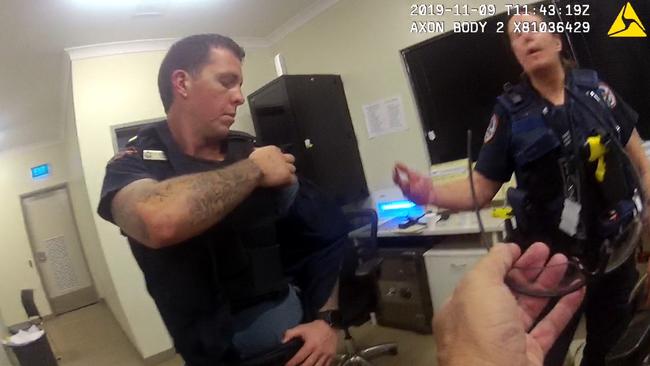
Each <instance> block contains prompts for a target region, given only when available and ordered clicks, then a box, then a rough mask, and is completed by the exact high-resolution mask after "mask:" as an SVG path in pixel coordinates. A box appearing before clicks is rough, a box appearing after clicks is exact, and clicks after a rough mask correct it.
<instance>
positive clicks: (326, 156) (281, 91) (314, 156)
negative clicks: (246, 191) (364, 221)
mask: <svg viewBox="0 0 650 366" xmlns="http://www.w3.org/2000/svg"><path fill="white" fill-rule="evenodd" d="M248 104H249V107H250V110H251V116H252V117H253V124H254V126H255V133H256V135H257V139H258V142H260V143H261V144H263V145H276V146H279V147H281V148H282V149H283V150H284V151H285V152H289V153H291V154H293V155H295V157H296V168H297V170H298V172H299V173H300V174H302V175H303V176H305V177H307V178H308V179H310V180H312V181H314V182H315V183H316V184H318V185H319V186H320V187H321V188H322V189H323V190H324V191H325V192H326V193H328V194H330V195H331V196H332V197H334V198H335V199H336V200H337V201H338V202H339V203H341V204H345V203H350V202H353V201H356V200H359V199H362V198H365V197H367V196H368V188H367V185H366V179H365V175H364V173H363V166H362V164H361V158H360V156H359V149H358V146H357V139H356V135H355V133H354V129H353V127H352V120H351V119H350V111H349V109H348V105H347V101H346V99H345V92H344V90H343V83H342V81H341V77H340V76H338V75H283V76H281V77H279V78H277V79H275V80H273V81H271V82H270V83H268V84H266V85H265V86H263V87H262V88H260V89H259V90H257V91H255V92H254V93H252V94H251V95H249V97H248Z"/></svg>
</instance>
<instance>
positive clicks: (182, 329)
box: [98, 121, 253, 365]
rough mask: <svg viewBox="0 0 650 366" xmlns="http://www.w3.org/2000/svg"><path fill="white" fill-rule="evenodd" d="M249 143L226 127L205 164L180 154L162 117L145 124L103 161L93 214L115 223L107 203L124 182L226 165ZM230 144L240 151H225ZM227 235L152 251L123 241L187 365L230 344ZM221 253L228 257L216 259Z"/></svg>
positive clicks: (215, 231) (232, 252) (211, 359)
mask: <svg viewBox="0 0 650 366" xmlns="http://www.w3.org/2000/svg"><path fill="white" fill-rule="evenodd" d="M252 142H253V140H252V136H249V135H246V134H244V133H238V132H231V134H230V135H229V137H228V140H227V142H226V143H227V144H228V145H227V146H226V148H227V149H226V159H225V160H224V161H222V162H211V161H205V160H200V159H195V158H193V157H190V156H188V155H185V154H184V153H183V152H182V151H181V150H180V149H179V147H178V146H177V145H176V143H175V142H174V140H173V139H172V136H171V133H170V130H169V127H168V126H167V122H166V121H161V122H158V123H155V124H153V125H152V126H149V127H146V128H145V129H143V130H141V131H140V132H139V133H138V136H137V138H136V139H135V140H133V141H131V142H130V143H129V144H128V145H127V148H126V149H124V150H122V151H120V152H119V153H118V154H117V155H116V156H115V157H114V158H113V159H111V161H109V163H108V164H107V166H106V176H105V178H104V183H103V186H102V192H101V199H100V202H99V207H98V213H99V215H100V216H101V217H103V218H104V219H106V220H108V221H111V222H113V223H114V222H115V221H114V218H113V216H112V214H111V201H112V199H113V197H114V196H115V194H116V193H117V192H118V191H119V190H120V189H122V188H124V187H125V186H127V185H128V184H130V183H132V182H135V181H137V180H140V179H147V178H149V179H154V180H156V181H162V180H165V179H168V178H172V177H175V176H179V175H184V174H190V173H197V172H203V171H208V170H212V169H217V168H220V167H225V166H227V165H229V164H232V163H234V162H236V161H238V160H241V159H243V158H246V157H247V156H248V155H249V154H250V152H251V151H252V148H253V144H252ZM234 146H238V148H237V149H231V147H234ZM233 214H234V213H233ZM251 220H253V218H251ZM230 239H231V238H229V237H224V233H223V231H220V227H219V225H216V226H215V227H213V228H212V229H210V230H208V231H206V232H204V233H203V234H200V235H198V236H197V237H195V238H192V239H190V240H188V241H186V242H185V243H182V245H174V246H170V247H166V248H162V249H157V250H154V249H151V248H148V247H146V246H144V245H142V244H141V243H138V242H137V241H136V240H134V239H133V238H128V240H129V244H130V246H131V250H132V252H133V255H134V257H135V259H136V261H137V263H138V265H139V266H140V268H141V269H142V272H143V274H144V276H145V281H146V285H147V290H148V291H149V293H150V295H151V297H152V298H153V299H154V301H155V303H156V306H157V307H158V310H159V311H160V314H161V316H162V319H163V321H164V322H165V325H166V326H167V329H168V330H169V332H170V334H171V336H172V338H173V340H174V345H175V347H176V349H177V351H178V352H179V353H181V354H182V355H183V358H184V359H185V361H186V362H187V363H188V365H214V364H217V362H218V360H221V359H223V357H224V354H226V353H227V352H228V351H229V349H230V339H231V337H232V324H231V319H230V309H229V306H228V303H229V301H228V300H227V297H226V295H225V291H224V290H223V286H222V284H221V283H220V280H219V278H220V276H221V277H222V278H223V273H222V272H224V271H225V272H227V271H228V268H225V267H227V266H224V265H221V266H217V263H219V264H222V263H224V262H225V263H229V262H236V258H237V256H238V255H242V254H241V253H239V251H238V250H237V248H239V246H237V245H216V244H218V243H222V242H224V241H226V242H229V240H230ZM220 257H222V258H223V257H228V258H229V259H230V260H229V261H224V260H221V261H220V260H219V259H220Z"/></svg>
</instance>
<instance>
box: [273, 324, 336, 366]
mask: <svg viewBox="0 0 650 366" xmlns="http://www.w3.org/2000/svg"><path fill="white" fill-rule="evenodd" d="M296 337H300V338H302V340H303V342H304V344H303V346H302V347H301V348H300V350H298V352H297V353H296V354H295V355H294V356H293V358H292V359H290V360H289V362H287V365H286V366H296V365H302V366H313V365H316V366H328V365H330V363H331V362H332V360H333V359H334V356H336V343H337V341H338V337H337V335H336V332H335V331H334V329H332V328H331V327H330V326H329V325H328V324H327V323H325V322H324V321H322V320H315V321H313V322H311V323H306V324H300V325H298V326H297V327H295V328H291V329H289V330H287V331H286V332H285V333H284V339H283V340H282V342H283V343H286V342H288V341H289V340H291V339H293V338H296Z"/></svg>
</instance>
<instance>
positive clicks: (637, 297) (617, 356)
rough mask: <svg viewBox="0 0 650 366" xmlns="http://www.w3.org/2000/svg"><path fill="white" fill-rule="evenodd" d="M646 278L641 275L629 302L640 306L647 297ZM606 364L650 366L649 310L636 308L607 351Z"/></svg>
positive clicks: (615, 365)
mask: <svg viewBox="0 0 650 366" xmlns="http://www.w3.org/2000/svg"><path fill="white" fill-rule="evenodd" d="M647 281H648V278H647V276H646V275H643V277H642V278H641V280H639V282H638V284H637V286H636V287H635V289H634V291H632V295H631V296H630V303H633V304H635V305H636V308H637V309H638V308H640V305H641V303H642V302H643V301H645V299H646V297H647V291H646V283H647ZM606 364H607V366H650V310H637V311H636V312H635V313H634V316H633V318H632V320H631V321H630V324H629V325H628V327H627V329H626V330H625V332H624V333H623V335H622V336H621V338H620V339H619V340H618V342H616V344H615V345H614V347H612V349H611V350H610V351H609V353H608V354H607V357H606Z"/></svg>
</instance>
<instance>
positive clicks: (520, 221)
mask: <svg viewBox="0 0 650 366" xmlns="http://www.w3.org/2000/svg"><path fill="white" fill-rule="evenodd" d="M506 199H507V200H508V204H509V205H510V206H511V207H512V212H513V213H514V214H515V219H516V220H517V231H518V232H526V231H527V230H528V228H529V218H528V209H527V207H528V205H529V202H528V192H526V191H524V190H523V189H518V188H508V191H507V192H506Z"/></svg>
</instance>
